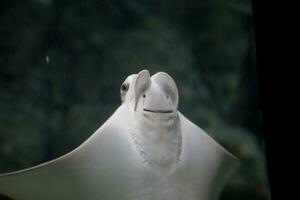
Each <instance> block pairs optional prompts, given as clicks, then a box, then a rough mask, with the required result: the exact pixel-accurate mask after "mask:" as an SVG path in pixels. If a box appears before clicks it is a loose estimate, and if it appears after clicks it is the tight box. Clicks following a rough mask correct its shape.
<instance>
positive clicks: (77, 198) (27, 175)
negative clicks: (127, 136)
mask: <svg viewBox="0 0 300 200" xmlns="http://www.w3.org/2000/svg"><path fill="white" fill-rule="evenodd" d="M126 112H127V111H125V110H124V108H122V106H121V107H119V108H118V109H117V110H116V112H115V113H114V114H113V115H112V116H111V117H110V118H109V119H108V120H107V121H106V122H105V123H104V124H103V125H102V126H101V127H100V128H99V129H98V130H97V131H96V132H95V133H94V134H93V135H92V136H91V137H90V138H89V139H88V140H86V141H85V142H84V143H83V144H81V145H80V146H79V147H77V148H76V149H75V150H73V151H71V152H70V153H68V154H65V155H63V156H61V157H59V158H57V159H54V160H52V161H49V162H46V163H43V164H40V165H38V166H34V167H31V168H28V169H25V170H20V171H17V172H11V173H6V174H0V194H4V195H6V196H8V197H10V198H13V199H15V200H54V199H55V200H68V199H72V200H82V199H93V198H92V197H89V194H88V193H89V192H88V191H89V190H91V189H95V188H98V186H94V185H92V186H93V187H94V188H89V186H91V183H101V181H102V180H95V178H94V177H95V175H94V174H93V173H98V174H97V175H98V177H101V176H104V175H105V174H104V172H105V171H107V169H108V168H109V167H110V166H107V165H108V164H105V163H107V162H101V161H102V160H108V161H110V160H109V159H110V157H109V156H108V155H107V154H108V153H107V152H109V151H110V149H113V147H111V146H112V145H109V144H110V143H111V141H110V140H113V139H115V138H116V139H118V138H117V137H116V135H117V134H118V133H119V132H120V129H119V127H120V126H121V124H120V123H121V122H122V121H123V120H120V118H122V117H124V116H126V114H125V113H126ZM116 142H117V141H116ZM99 143H101V144H99ZM117 143H118V142H117ZM98 169H102V171H99V170H98ZM99 181H100V182H99ZM98 190H99V189H98ZM98 195H101V192H99V194H98Z"/></svg>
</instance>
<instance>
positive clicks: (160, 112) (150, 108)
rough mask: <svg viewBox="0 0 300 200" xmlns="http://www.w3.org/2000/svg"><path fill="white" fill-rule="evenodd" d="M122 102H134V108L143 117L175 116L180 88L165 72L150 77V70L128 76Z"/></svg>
mask: <svg viewBox="0 0 300 200" xmlns="http://www.w3.org/2000/svg"><path fill="white" fill-rule="evenodd" d="M121 100H122V102H132V104H131V105H132V106H133V108H134V109H133V110H134V112H136V113H137V115H141V117H143V118H147V119H151V120H152V121H153V120H158V121H159V120H164V119H171V118H174V117H175V116H176V114H177V107H178V89H177V86H176V84H175V82H174V80H173V79H172V77H171V76H169V75H168V74H167V73H165V72H158V73H156V74H154V75H153V76H152V77H150V74H149V71H148V70H142V71H141V72H139V73H138V74H133V75H130V76H128V78H127V79H126V80H125V81H124V83H123V84H122V86H121Z"/></svg>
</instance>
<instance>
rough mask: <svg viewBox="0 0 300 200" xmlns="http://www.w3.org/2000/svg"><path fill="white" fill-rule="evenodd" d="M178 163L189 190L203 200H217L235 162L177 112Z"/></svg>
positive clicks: (212, 140) (224, 150)
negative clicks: (179, 139) (178, 126)
mask: <svg viewBox="0 0 300 200" xmlns="http://www.w3.org/2000/svg"><path fill="white" fill-rule="evenodd" d="M179 119H180V126H181V131H182V163H183V165H185V166H188V167H183V169H184V173H185V174H186V175H187V176H188V177H189V182H191V183H193V185H192V186H191V187H195V188H194V190H195V191H197V192H198V193H199V194H198V195H196V196H201V197H203V198H204V197H205V198H204V199H217V198H218V196H219V194H220V193H221V191H222V188H223V187H224V184H225V183H226V182H227V181H228V179H229V178H230V176H231V175H232V174H233V172H234V171H235V170H236V169H237V167H238V166H239V160H238V159H237V158H236V157H235V156H233V155H232V154H231V153H230V152H229V151H227V150H226V149H225V148H223V147H222V146H221V145H220V144H218V143H217V142H216V141H215V140H214V139H213V138H212V137H210V136H209V135H208V134H207V133H205V132H204V131H203V130H202V129H201V128H200V127H198V126H197V125H195V124H194V123H193V122H191V121H190V120H189V119H187V118H186V117H185V116H184V115H183V114H181V113H180V112H179Z"/></svg>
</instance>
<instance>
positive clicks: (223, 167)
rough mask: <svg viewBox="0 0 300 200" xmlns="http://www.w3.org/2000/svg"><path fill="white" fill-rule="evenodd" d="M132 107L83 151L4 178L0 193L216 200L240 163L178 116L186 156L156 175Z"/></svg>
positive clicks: (100, 199)
mask: <svg viewBox="0 0 300 200" xmlns="http://www.w3.org/2000/svg"><path fill="white" fill-rule="evenodd" d="M129 111H130V110H129V107H128V106H126V104H122V105H121V106H120V107H119V108H118V109H117V110H116V112H115V113H114V114H113V115H112V116H111V117H110V118H109V119H108V120H107V121H106V122H105V123H104V124H103V125H102V126H101V127H100V128H99V129H98V130H97V131H96V132H95V133H94V134H93V135H92V136H91V137H90V138H89V139H88V140H87V141H86V142H84V143H83V144H82V145H80V146H79V147H78V148H77V149H75V150H74V151H72V152H70V153H68V154H66V155H65V156H62V157H60V158H58V159H55V160H53V161H50V162H47V163H44V164H41V165H39V166H36V167H32V168H29V169H26V170H21V171H18V172H15V173H8V174H4V175H2V176H0V193H2V194H4V195H7V196H9V197H11V198H14V199H16V200H41V199H43V200H53V199H55V200H66V199H72V200H82V199H86V200H120V199H123V200H200V199H201V200H214V199H217V197H218V195H219V194H220V190H221V188H222V186H223V184H224V183H225V181H226V180H227V178H228V176H229V175H230V174H231V173H232V171H233V170H234V169H235V166H236V164H237V160H236V159H235V158H234V157H233V156H232V155H231V154H230V153H229V152H227V151H226V150H225V149H224V148H222V147H221V146H220V145H219V144H217V143H216V142H215V141H214V140H213V139H212V138H210V137H209V136H208V135H207V134H206V133H205V132H204V131H202V130H201V129H200V128H199V127H197V126H196V125H195V124H193V123H192V122H190V121H189V120H188V119H187V118H185V117H184V116H183V115H182V114H181V113H179V112H178V116H179V122H180V128H181V134H182V150H181V155H180V160H179V161H178V163H177V166H176V168H175V170H172V172H170V173H168V174H167V175H163V176H162V175H159V176H158V175H157V173H156V172H155V169H153V168H151V166H150V165H148V164H147V163H145V162H144V160H143V158H142V157H141V155H140V154H139V152H138V150H137V148H136V146H135V144H134V141H133V140H132V135H131V131H130V128H129V126H128V123H129V121H128V113H129Z"/></svg>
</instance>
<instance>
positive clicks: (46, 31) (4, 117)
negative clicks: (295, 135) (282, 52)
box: [0, 0, 270, 200]
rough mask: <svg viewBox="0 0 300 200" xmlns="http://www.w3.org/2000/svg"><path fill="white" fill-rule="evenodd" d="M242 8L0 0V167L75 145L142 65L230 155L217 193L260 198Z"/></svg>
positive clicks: (247, 30)
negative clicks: (227, 174) (234, 164)
mask: <svg viewBox="0 0 300 200" xmlns="http://www.w3.org/2000/svg"><path fill="white" fill-rule="evenodd" d="M252 19H253V17H252V6H251V1H250V0H226V1H222V0H197V1H196V0H189V1H184V0H172V1H171V0H144V1H138V0H85V1H82V0H72V1H69V0H64V1H62V0H22V1H21V0H14V1H10V0H2V1H0V172H9V171H13V170H18V169H22V168H25V167H30V166H33V165H36V164H39V163H41V162H45V161H48V160H50V159H53V158H55V157H58V156H61V155H63V154H65V153H67V152H69V151H70V150H72V149H74V148H75V147H77V146H78V145H79V144H81V143H82V142H83V141H84V140H86V139H87V138H88V137H89V136H90V135H91V134H92V133H93V132H94V131H95V130H96V129H97V128H98V127H99V126H100V125H101V124H102V123H103V122H104V121H105V120H106V119H107V118H108V117H109V116H110V115H111V114H112V113H113V111H114V110H115V109H116V108H117V107H118V106H119V105H120V96H119V88H120V85H121V83H122V82H123V80H124V79H125V78H126V77H127V76H128V75H129V74H132V73H137V72H139V71H140V70H141V69H144V68H147V69H149V70H150V73H151V74H154V73H156V72H158V71H165V72H167V73H169V74H170V75H171V76H172V77H173V78H174V79H175V81H176V83H177V85H178V88H179V92H180V102H179V109H180V110H181V112H182V113H183V114H185V115H186V116H187V117H188V118H189V119H191V120H192V121H193V122H195V123H196V124H197V125H199V126H200V127H201V128H203V129H204V130H205V131H207V132H208V133H209V134H210V135H211V136H212V137H213V138H215V139H216V140H217V141H218V142H219V143H220V144H222V145H224V146H225V147H226V148H227V149H228V150H229V151H231V152H232V153H233V154H235V155H236V156H237V157H238V158H240V160H241V162H242V165H241V167H240V168H239V170H238V171H237V173H236V174H235V175H234V176H233V177H232V178H231V179H230V181H229V182H228V184H227V185H226V187H225V188H224V190H223V193H222V196H221V200H266V199H270V197H269V187H268V178H267V170H266V160H265V154H264V145H263V144H264V143H263V140H262V133H261V129H260V127H261V121H260V109H259V102H258V91H257V89H258V88H257V78H256V67H255V46H254V35H253V24H252ZM0 199H1V197H0Z"/></svg>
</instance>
